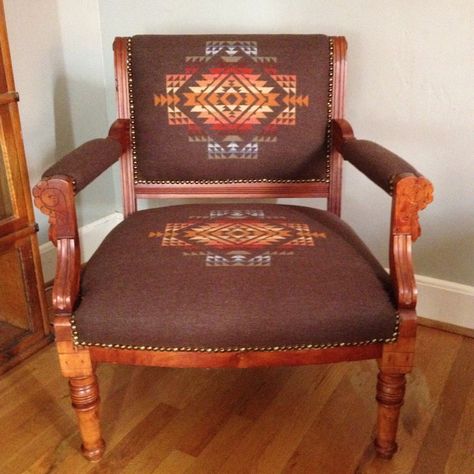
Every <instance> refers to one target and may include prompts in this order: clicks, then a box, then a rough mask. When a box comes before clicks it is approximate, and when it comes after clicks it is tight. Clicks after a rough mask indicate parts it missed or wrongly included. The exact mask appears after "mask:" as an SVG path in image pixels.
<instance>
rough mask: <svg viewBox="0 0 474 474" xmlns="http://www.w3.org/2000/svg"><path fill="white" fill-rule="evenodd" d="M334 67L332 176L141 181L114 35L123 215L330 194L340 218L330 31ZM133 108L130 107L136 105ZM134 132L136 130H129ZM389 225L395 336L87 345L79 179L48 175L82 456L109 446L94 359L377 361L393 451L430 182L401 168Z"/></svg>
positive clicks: (254, 363)
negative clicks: (168, 203) (352, 340)
mask: <svg viewBox="0 0 474 474" xmlns="http://www.w3.org/2000/svg"><path fill="white" fill-rule="evenodd" d="M331 44H332V51H331V54H333V60H334V61H333V63H334V68H333V70H332V71H331V74H332V75H333V77H332V84H333V90H332V91H330V92H332V95H331V99H330V103H329V104H328V105H329V107H330V108H332V123H331V133H332V150H331V154H330V172H331V180H330V182H329V183H289V184H285V183H283V184H282V183H271V182H268V183H231V184H193V183H190V184H164V185H148V184H143V183H141V184H135V183H134V179H133V176H134V173H133V159H132V147H131V140H130V136H131V134H132V136H133V113H132V117H131V116H130V110H131V107H130V106H131V105H133V104H130V102H129V94H128V70H127V55H128V48H129V43H128V41H127V39H126V38H117V39H116V41H115V43H114V51H115V66H116V74H117V93H118V104H119V105H118V113H119V119H118V120H117V121H116V122H115V123H114V124H113V125H112V127H111V129H110V131H109V137H111V138H113V139H115V140H117V141H118V142H120V143H121V145H122V156H121V158H120V163H121V169H122V182H123V190H124V213H125V216H127V215H130V214H131V213H133V212H135V210H136V200H137V198H165V197H174V198H176V197H191V196H192V197H242V198H257V197H260V198H261V197H325V198H327V199H328V210H329V211H331V212H333V213H335V214H337V215H339V214H340V202H341V171H342V157H341V154H340V153H339V152H340V151H341V147H342V144H343V143H344V141H346V140H348V139H351V138H352V137H353V133H352V129H351V127H350V125H349V124H348V122H346V121H345V120H344V119H343V118H342V117H343V104H344V83H345V53H346V47H347V46H346V41H345V39H344V38H342V37H334V38H332V43H331ZM132 110H133V108H132ZM130 132H131V133H130ZM392 187H393V189H392V196H393V198H392V214H391V226H390V275H391V280H392V284H393V287H394V288H395V291H396V300H397V306H398V311H399V316H400V329H399V337H398V340H397V342H395V343H370V344H366V345H360V346H351V347H333V348H326V349H302V350H273V351H261V352H260V351H259V352H252V351H248V352H247V351H234V352H188V351H180V350H179V349H176V350H173V351H170V352H159V351H150V350H147V349H146V348H145V347H143V348H141V349H140V350H138V349H121V348H115V347H113V346H111V347H95V346H91V347H83V346H79V345H76V344H75V336H74V331H73V328H72V326H71V317H72V314H73V310H74V307H75V304H76V301H77V299H78V294H79V286H80V269H81V262H80V243H79V236H78V228H77V220H76V211H75V203H74V200H75V198H74V196H75V190H74V182H73V180H72V179H71V178H69V177H67V176H53V177H50V178H45V179H43V180H42V181H41V182H40V183H39V184H38V185H37V186H36V187H35V188H34V196H35V204H36V205H37V206H38V207H39V208H40V209H41V211H42V212H44V213H45V214H47V215H48V216H49V223H50V238H51V240H52V241H53V242H54V243H55V245H56V246H57V252H58V260H57V273H56V278H55V282H54V287H53V307H54V311H55V319H54V328H55V334H56V346H57V350H58V354H59V361H60V366H61V370H62V373H63V375H64V376H65V377H67V378H69V385H70V389H71V398H72V405H73V407H74V409H75V411H76V414H77V417H78V421H79V429H80V432H81V436H82V443H83V444H82V451H83V454H84V456H85V457H86V458H87V459H89V460H92V461H98V460H100V459H101V457H102V455H103V452H104V449H105V443H104V441H103V439H102V437H101V432H100V426H99V390H98V385H97V381H96V377H95V366H96V364H98V363H102V362H108V363H118V364H131V365H143V366H160V367H188V368H189V367H206V368H217V367H238V368H246V367H260V366H265V367H270V366H280V365H305V364H325V363H332V362H340V361H356V360H364V359H377V361H378V366H379V375H378V384H377V395H376V399H377V401H378V420H377V433H376V439H375V447H376V451H377V454H378V455H379V456H380V457H383V458H391V457H392V455H393V454H394V452H395V451H396V449H397V445H396V442H395V437H396V431H397V425H398V417H399V412H400V407H401V405H402V403H403V397H404V392H405V374H407V373H408V372H410V371H411V369H412V367H413V357H414V350H415V336H416V312H415V306H416V297H417V291H416V286H415V279H414V272H413V264H412V242H413V241H414V240H416V239H417V237H418V236H419V235H420V228H419V225H418V212H419V211H420V210H421V209H423V208H424V207H426V205H427V204H428V203H429V202H430V201H431V199H432V186H431V183H430V182H429V181H428V180H427V179H426V178H424V177H421V176H415V175H413V174H403V175H399V176H396V177H394V180H393V186H392Z"/></svg>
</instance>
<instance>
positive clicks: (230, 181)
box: [127, 38, 334, 184]
mask: <svg viewBox="0 0 474 474" xmlns="http://www.w3.org/2000/svg"><path fill="white" fill-rule="evenodd" d="M127 77H128V94H129V104H130V135H131V149H132V159H133V175H134V183H135V184H233V183H315V182H323V183H329V182H330V156H331V150H332V133H331V129H332V127H331V120H332V105H333V90H334V87H333V86H334V84H333V82H334V41H333V39H332V38H329V82H328V102H327V106H328V111H327V131H326V178H325V179H321V178H317V179H316V178H314V179H266V178H263V179H224V180H186V181H181V180H143V179H140V178H139V176H138V164H137V146H136V133H135V105H134V98H133V77H132V38H128V39H127Z"/></svg>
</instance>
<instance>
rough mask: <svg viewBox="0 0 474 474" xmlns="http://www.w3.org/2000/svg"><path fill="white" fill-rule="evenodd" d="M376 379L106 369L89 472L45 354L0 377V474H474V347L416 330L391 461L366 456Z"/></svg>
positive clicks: (347, 369) (329, 372)
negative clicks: (96, 452) (102, 446)
mask: <svg viewBox="0 0 474 474" xmlns="http://www.w3.org/2000/svg"><path fill="white" fill-rule="evenodd" d="M376 372H377V371H376V365H375V363H374V362H357V363H355V362H353V363H342V364H336V365H332V366H310V367H299V368H276V369H275V368H274V369H246V370H235V369H229V370H227V369H226V370H222V369H221V370H200V369H192V370H191V369H189V370H188V369H181V370H179V369H159V368H158V369H157V368H133V367H124V366H111V365H108V366H101V367H99V368H98V375H99V382H100V388H101V394H102V400H103V404H102V420H103V432H104V437H105V439H106V442H107V452H106V455H105V457H104V459H103V461H102V462H100V463H99V464H90V463H88V462H87V461H85V460H84V459H83V458H82V456H81V455H80V453H79V445H80V440H79V435H78V432H77V429H76V423H75V419H74V414H73V411H72V409H71V408H70V402H69V393H68V388H67V383H66V381H65V380H64V379H63V378H62V377H61V376H60V374H59V369H58V364H57V361H56V356H55V350H54V347H53V346H49V347H47V348H46V349H44V350H42V351H41V352H39V353H38V354H36V355H35V356H33V357H31V358H30V359H29V360H28V361H27V362H25V363H23V364H22V365H21V366H19V367H17V368H15V369H13V370H12V371H10V372H8V373H7V374H5V375H4V376H3V377H2V378H1V379H0V473H2V474H14V473H22V472H27V473H35V474H36V473H67V474H76V473H81V474H82V473H89V472H90V473H114V474H115V473H122V472H123V473H140V474H146V473H167V474H174V473H184V472H186V473H205V474H210V473H225V474H230V473H265V474H266V473H271V474H273V473H305V474H308V473H325V474H326V473H337V474H341V473H342V474H344V473H354V472H356V473H377V474H378V473H397V474H405V473H415V474H423V473H427V474H428V473H429V474H437V473H466V474H467V473H473V472H474V457H473V456H474V455H473V453H474V339H470V338H468V337H463V336H459V335H454V334H450V333H446V332H443V331H439V330H435V329H429V328H424V327H420V331H419V338H418V353H417V368H416V370H415V371H414V373H413V374H411V375H410V376H409V380H408V382H409V384H408V390H407V396H406V400H405V406H404V408H403V410H402V416H401V426H400V430H399V445H400V450H399V452H398V454H397V455H396V456H395V457H394V459H393V460H391V461H383V460H379V459H375V458H374V450H373V448H372V439H371V438H372V430H373V426H374V423H375V409H376V403H375V400H374V395H375V379H376Z"/></svg>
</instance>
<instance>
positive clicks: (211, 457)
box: [186, 415, 252, 474]
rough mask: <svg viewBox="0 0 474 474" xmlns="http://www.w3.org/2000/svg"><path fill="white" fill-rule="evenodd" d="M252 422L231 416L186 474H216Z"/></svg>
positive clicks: (237, 416)
mask: <svg viewBox="0 0 474 474" xmlns="http://www.w3.org/2000/svg"><path fill="white" fill-rule="evenodd" d="M251 425H252V421H250V420H249V419H247V418H244V417H242V416H239V415H231V416H230V417H229V419H228V420H227V423H226V424H225V425H224V426H223V427H222V428H221V429H220V431H219V432H218V433H217V434H216V436H214V438H212V440H211V441H210V442H209V443H208V444H207V446H206V447H205V448H204V449H203V450H202V452H201V453H200V454H199V456H198V458H197V459H196V460H195V461H194V462H193V463H192V464H191V465H190V467H189V469H188V470H187V471H186V473H188V474H217V473H219V472H222V470H221V468H222V465H223V464H224V463H225V461H226V460H227V459H228V458H229V456H230V455H231V449H232V446H235V445H237V444H238V441H239V440H240V439H242V438H243V437H244V436H245V433H246V432H247V431H248V430H249V429H250V426H251Z"/></svg>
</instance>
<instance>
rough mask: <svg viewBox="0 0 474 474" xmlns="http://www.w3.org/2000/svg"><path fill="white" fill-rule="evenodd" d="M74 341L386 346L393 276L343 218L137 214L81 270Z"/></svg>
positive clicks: (264, 211) (231, 209)
mask: <svg viewBox="0 0 474 474" xmlns="http://www.w3.org/2000/svg"><path fill="white" fill-rule="evenodd" d="M81 295H82V299H81V301H80V304H79V306H78V308H77V310H76V312H75V315H74V318H75V326H76V328H77V329H76V330H77V336H78V341H79V342H81V343H99V344H118V345H132V346H146V347H148V346H149V347H156V348H160V347H162V348H169V347H191V348H229V347H237V348H240V347H244V348H254V347H255V348H256V347H260V348H261V347H275V346H278V347H282V346H295V345H309V344H311V345H320V344H336V345H337V344H341V343H351V344H352V343H361V342H364V341H371V340H373V339H377V340H389V339H390V338H392V337H393V334H394V332H395V331H396V321H397V318H396V310H395V307H394V304H393V301H392V298H391V290H390V279H389V277H388V275H387V274H386V272H385V271H384V270H383V268H382V267H381V266H380V265H379V264H378V262H377V261H376V260H375V258H374V257H373V256H372V255H371V254H370V252H369V250H368V249H367V247H366V246H365V245H364V244H363V243H362V242H361V241H360V239H359V238H358V237H357V236H356V235H355V234H354V232H353V231H352V230H351V229H350V227H348V226H347V224H345V223H344V222H343V221H341V220H340V219H339V218H337V217H336V216H334V215H333V214H330V213H327V212H325V211H321V210H317V209H310V208H306V207H298V206H283V205H271V204H227V205H225V204H215V205H210V204H209V205H207V204H206V205H203V204H195V205H180V206H170V207H165V208H158V209H150V210H144V211H139V212H137V213H135V214H132V215H131V216H129V217H128V218H126V219H125V221H124V222H122V223H121V224H119V225H118V226H117V227H116V228H115V229H114V230H113V231H112V232H111V233H110V234H109V235H108V237H107V238H106V239H105V240H104V242H103V243H102V244H101V246H100V247H99V249H98V250H97V252H96V253H95V254H94V255H93V257H92V258H91V259H90V261H89V263H88V264H87V267H86V269H85V272H84V275H83V280H82V285H81Z"/></svg>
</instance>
